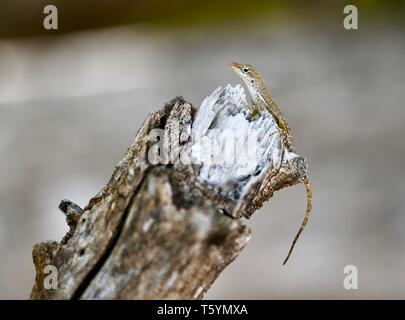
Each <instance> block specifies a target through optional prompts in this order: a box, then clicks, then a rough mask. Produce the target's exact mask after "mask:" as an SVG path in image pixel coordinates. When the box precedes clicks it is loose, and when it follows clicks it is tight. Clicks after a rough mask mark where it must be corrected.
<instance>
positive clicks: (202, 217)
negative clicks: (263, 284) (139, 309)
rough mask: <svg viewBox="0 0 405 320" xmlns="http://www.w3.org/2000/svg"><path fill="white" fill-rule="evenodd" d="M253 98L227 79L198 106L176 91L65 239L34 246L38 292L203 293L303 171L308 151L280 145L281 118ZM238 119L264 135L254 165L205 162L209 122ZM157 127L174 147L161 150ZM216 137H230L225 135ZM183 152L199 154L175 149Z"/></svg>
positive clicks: (115, 295)
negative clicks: (52, 276) (257, 109)
mask: <svg viewBox="0 0 405 320" xmlns="http://www.w3.org/2000/svg"><path fill="white" fill-rule="evenodd" d="M246 106H247V102H246V98H245V94H244V91H243V89H242V88H241V87H240V86H236V87H231V86H227V87H226V88H224V89H221V88H219V89H217V90H216V91H215V92H214V93H213V94H211V95H210V96H209V97H207V98H206V99H205V100H204V102H203V103H202V105H201V107H200V108H199V110H198V111H196V110H195V109H194V108H193V107H192V106H191V105H190V104H189V103H187V102H186V101H184V100H183V99H182V98H176V99H174V100H173V101H171V102H170V103H169V104H167V105H166V106H165V107H164V108H163V109H162V110H161V111H158V112H153V113H151V114H150V115H149V116H148V117H147V118H146V120H145V121H144V123H143V125H142V127H141V128H140V130H139V131H138V133H137V135H136V137H135V139H134V142H133V143H132V145H131V146H130V147H129V149H128V150H127V152H126V153H125V155H124V157H123V159H122V160H121V161H120V162H119V163H118V164H117V166H116V167H115V170H114V173H113V175H112V177H111V179H110V181H109V182H108V183H107V185H106V186H105V187H104V188H103V189H102V190H101V191H100V192H99V193H98V194H97V195H96V196H95V197H93V198H92V199H91V200H90V201H89V204H88V205H87V206H86V207H85V208H84V211H83V214H82V215H81V217H80V219H79V222H78V224H77V226H76V227H75V228H73V229H71V230H70V231H69V233H68V234H67V235H66V236H65V238H64V239H63V241H61V242H60V243H57V242H43V243H40V244H37V245H35V246H34V249H33V260H34V265H35V269H36V277H35V283H34V286H33V288H32V292H31V299H200V298H202V297H203V296H204V293H205V292H206V291H207V290H208V289H209V288H210V286H211V285H212V283H213V282H214V281H215V279H216V278H217V277H218V276H219V274H220V273H221V272H222V271H223V270H224V269H225V268H226V266H227V265H229V264H230V263H231V262H232V261H233V260H234V259H235V258H236V257H237V256H238V254H239V253H240V251H241V250H242V249H243V247H244V246H245V245H246V244H247V242H248V241H249V238H250V230H249V229H248V228H247V227H246V226H244V224H243V219H242V218H243V217H245V218H249V217H250V216H251V215H252V214H253V213H254V212H255V211H256V210H257V209H258V208H260V206H261V205H262V204H263V202H264V201H266V200H268V199H269V198H270V197H271V196H272V195H273V192H274V191H276V190H279V189H281V188H283V187H286V186H289V185H293V184H296V183H299V182H301V181H302V180H303V179H304V178H306V170H307V166H306V161H305V159H304V158H303V157H301V156H299V155H297V154H295V153H293V152H292V151H290V150H286V149H285V148H284V147H283V144H282V139H281V138H280V136H279V134H278V130H277V127H276V124H275V121H274V119H273V118H272V117H271V116H270V115H269V114H263V115H259V116H257V117H256V118H254V119H251V118H249V114H248V113H247V111H246V110H248V108H246ZM233 126H234V127H236V128H241V129H240V130H239V131H241V132H242V133H243V131H244V130H245V129H243V128H247V129H246V130H245V131H246V132H245V133H248V132H252V130H253V131H254V132H256V133H257V132H259V133H260V134H259V136H258V137H257V141H258V143H259V147H260V148H261V149H260V150H261V151H260V152H259V156H258V157H257V159H256V160H255V161H256V163H255V165H254V166H253V167H252V168H250V169H249V168H248V169H246V170H245V171H243V170H242V171H241V170H240V168H239V167H238V163H236V164H235V163H233V164H231V165H229V164H226V165H215V164H207V163H206V162H204V161H205V160H201V159H202V158H201V153H199V152H198V150H200V151H201V150H202V149H203V148H202V147H203V146H204V141H205V139H206V138H209V135H210V134H211V133H210V129H215V128H216V129H223V128H224V127H231V128H232V127H233ZM242 127H243V128H242ZM157 128H158V129H164V134H163V139H162V137H161V138H160V143H163V144H161V145H160V146H161V147H162V146H164V147H165V148H167V149H168V151H169V152H168V153H165V152H162V150H166V149H164V148H163V147H162V148H160V149H154V148H155V147H156V145H157V144H156V140H154V138H153V134H152V132H153V131H152V130H153V129H157ZM211 131H212V130H211ZM214 136H216V138H217V139H219V141H220V142H221V143H222V144H223V145H228V143H226V142H227V140H226V139H227V136H226V135H221V134H217V133H215V134H214ZM224 139H225V140H224ZM242 140H243V139H242ZM238 141H239V140H238ZM159 150H160V151H159ZM196 150H197V151H196ZM158 151H159V152H158ZM237 151H240V150H237ZM179 153H180V154H186V155H192V156H190V158H192V159H194V160H197V161H193V162H192V164H191V163H190V164H189V163H183V162H182V161H179V158H178V157H173V158H171V156H170V155H171V154H175V155H177V154H179ZM167 154H169V156H168V157H167V156H166V155H167ZM154 156H157V157H160V160H161V161H160V162H158V163H154V162H153V161H152V162H151V158H153V157H154ZM162 160H163V161H162ZM180 160H181V159H180ZM236 162H237V161H236ZM239 165H240V164H239ZM46 265H53V266H55V267H56V268H57V270H58V289H49V290H47V289H45V288H44V285H43V283H44V279H45V277H46V276H47V275H46V274H44V267H45V266H46Z"/></svg>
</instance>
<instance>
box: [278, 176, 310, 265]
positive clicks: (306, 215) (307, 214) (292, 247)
mask: <svg viewBox="0 0 405 320" xmlns="http://www.w3.org/2000/svg"><path fill="white" fill-rule="evenodd" d="M304 185H305V189H306V191H307V211H306V213H305V216H304V221H302V224H301V227H300V229H299V230H298V232H297V234H296V236H295V238H294V241H293V243H292V245H291V247H290V250H289V251H288V254H287V257H286V258H285V260H284V262H283V265H285V264H286V263H287V261H288V259H289V258H290V256H291V253H292V251H293V250H294V247H295V244H296V243H297V241H298V238H299V237H300V235H301V233H302V231H303V230H304V228H305V226H306V224H307V223H308V220H309V217H310V216H311V211H312V187H311V184H310V183H309V181H308V180H307V179H306V180H304Z"/></svg>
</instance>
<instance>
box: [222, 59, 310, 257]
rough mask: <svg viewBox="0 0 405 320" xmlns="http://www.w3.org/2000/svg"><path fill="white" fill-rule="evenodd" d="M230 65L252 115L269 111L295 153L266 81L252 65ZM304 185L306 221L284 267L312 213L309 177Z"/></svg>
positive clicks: (282, 117)
mask: <svg viewBox="0 0 405 320" xmlns="http://www.w3.org/2000/svg"><path fill="white" fill-rule="evenodd" d="M229 64H230V65H231V67H232V69H233V70H234V71H235V72H236V74H237V75H238V76H240V77H241V78H242V80H243V81H244V82H245V84H246V86H247V88H248V89H249V92H250V95H251V97H252V101H253V111H252V115H253V116H254V115H255V114H256V113H258V112H259V111H260V110H267V111H268V112H270V113H271V115H272V116H273V117H274V118H275V119H276V121H277V125H278V127H279V128H280V131H281V134H282V137H283V143H284V145H285V147H286V148H287V149H288V150H290V151H294V147H293V139H292V135H291V130H290V128H289V126H288V124H287V121H286V120H285V118H284V115H283V113H282V112H281V110H280V108H279V107H278V105H277V104H276V103H275V102H274V100H273V98H272V97H271V96H270V93H269V91H268V89H267V87H266V84H265V83H264V80H263V79H262V77H261V76H260V74H259V73H258V72H257V71H256V70H255V68H254V67H253V66H252V65H250V64H240V63H236V62H234V61H231V62H230V63H229ZM303 183H304V185H305V189H306V192H307V210H306V213H305V217H304V221H303V222H302V224H301V227H300V229H299V230H298V232H297V234H296V236H295V237H294V240H293V243H292V245H291V247H290V250H289V251H288V254H287V257H286V258H285V260H284V262H283V265H285V264H286V263H287V261H288V259H289V258H290V255H291V253H292V251H293V249H294V247H295V244H296V243H297V241H298V238H299V237H300V235H301V233H302V231H303V230H304V228H305V225H306V224H307V222H308V220H309V217H310V215H311V211H312V188H311V185H310V183H309V180H308V178H307V177H305V178H304V179H303Z"/></svg>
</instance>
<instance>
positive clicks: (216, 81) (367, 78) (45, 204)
mask: <svg viewBox="0 0 405 320" xmlns="http://www.w3.org/2000/svg"><path fill="white" fill-rule="evenodd" d="M47 4H50V2H49V1H39V0H31V1H23V0H3V1H2V2H1V4H0V177H1V179H0V298H2V299H10V298H17V299H26V298H27V297H28V295H29V292H30V290H31V286H32V284H33V281H34V276H35V272H34V266H33V264H32V261H31V249H32V246H33V245H34V244H35V243H37V242H40V241H43V240H48V239H52V240H60V239H61V238H62V237H63V235H64V234H65V232H66V231H67V227H66V224H65V221H64V216H63V215H62V213H61V212H59V211H58V209H57V205H58V203H59V201H60V200H61V199H62V198H68V199H71V200H73V201H75V202H77V203H78V204H79V205H82V206H84V205H86V204H87V201H88V200H89V199H90V198H91V197H92V196H93V195H95V194H96V193H97V192H98V191H99V190H100V189H101V188H102V187H103V186H104V185H105V183H106V182H107V180H108V179H109V177H110V175H111V173H112V171H113V168H114V165H115V164H116V163H117V162H118V161H119V160H120V159H121V157H122V155H123V154H124V152H125V150H126V149H127V147H128V146H129V145H130V143H131V142H132V139H133V137H134V135H135V133H136V131H137V130H138V128H139V126H140V124H141V122H142V121H143V119H144V118H145V116H146V115H147V114H148V113H149V112H151V111H155V110H158V109H160V108H161V107H162V106H163V105H164V103H165V102H167V101H169V100H171V99H172V98H174V97H175V96H177V95H182V96H183V97H184V98H185V99H186V100H188V101H189V102H191V103H192V104H193V105H195V106H198V105H199V104H200V103H201V101H202V100H203V98H204V97H205V96H207V95H209V94H210V93H211V92H212V91H213V90H214V89H215V88H217V87H218V86H224V85H226V84H227V83H231V84H237V83H240V80H239V79H238V78H237V76H236V75H235V74H233V72H232V71H231V70H230V69H229V67H228V65H227V63H228V61H229V60H230V59H234V60H236V61H238V62H239V61H240V62H242V63H251V64H253V65H254V66H255V67H256V68H257V69H258V70H259V71H260V72H261V73H262V75H263V77H264V79H265V80H266V82H267V85H268V86H269V88H270V91H271V93H272V95H273V96H274V98H275V100H276V101H277V102H278V104H279V105H280V106H281V108H282V110H283V111H284V113H285V115H286V118H287V120H288V122H289V123H290V125H291V127H292V128H293V132H294V137H295V145H296V149H297V151H298V152H299V153H301V154H302V155H304V156H306V157H307V159H308V162H309V168H310V177H311V180H312V184H313V188H314V211H313V216H312V219H311V220H310V223H309V225H308V226H307V229H306V230H305V232H304V234H303V236H302V237H301V239H300V241H299V243H298V246H297V248H296V250H295V252H294V254H293V256H292V258H291V259H290V261H289V263H288V264H287V265H286V266H285V267H283V266H282V265H281V263H282V261H283V258H284V257H285V255H286V253H287V251H288V248H289V245H290V243H291V240H292V238H293V236H294V234H295V232H296V230H297V228H298V226H299V224H300V223H301V221H302V218H303V214H304V211H305V189H304V187H303V185H298V186H295V187H292V188H288V189H284V190H282V191H280V192H277V193H276V194H275V196H274V197H273V198H272V199H271V201H269V202H267V203H266V205H265V206H264V207H263V208H261V209H260V210H259V211H258V212H256V213H255V214H254V215H253V217H252V219H251V220H250V221H247V222H246V223H247V224H248V225H249V226H250V227H251V228H252V230H253V237H252V239H251V241H250V243H249V244H248V246H247V247H246V248H245V250H244V251H243V252H242V254H241V255H240V256H239V258H238V259H236V261H235V262H234V263H233V264H231V265H230V266H229V267H228V268H227V269H226V270H225V272H224V273H223V274H222V275H221V276H220V278H219V279H218V280H217V281H216V282H215V284H214V285H213V287H212V288H211V290H210V291H209V292H208V294H207V295H206V298H211V299H217V298H222V299H245V298H250V299H255V298H257V299H276V298H291V299H298V298H304V299H310V298H321V299H323V298H343V299H359V298H402V299H404V298H405V251H404V242H405V194H404V190H405V170H404V169H403V164H404V159H405V143H404V142H403V141H402V138H403V137H405V125H404V121H405V108H404V107H405V106H404V101H405V90H404V89H405V88H404V85H405V62H404V57H405V37H404V30H405V28H404V27H405V26H404V25H405V23H404V22H405V19H404V18H405V6H404V2H400V1H391V2H383V1H350V2H349V3H348V2H347V1H344V2H343V1H328V2H326V1H275V2H273V1H257V0H249V1H241V0H234V1H213V0H205V1H200V2H197V1H184V0H174V1H167V0H152V1H151V0H138V1H135V0H134V1H129V0H115V1H113V0H97V1H96V0H85V1H67V0H64V1H62V0H59V1H51V4H54V5H56V7H57V8H58V26H59V29H58V30H45V29H44V28H43V19H44V17H45V16H46V15H45V14H44V13H43V9H44V7H45V5H47ZM346 4H355V5H356V6H357V8H358V12H359V25H358V27H359V29H358V30H345V29H344V27H343V19H344V16H345V15H344V14H343V8H344V6H345V5H346ZM346 265H355V266H356V267H357V268H358V272H359V274H358V275H359V289H358V290H346V289H345V288H344V287H343V279H344V276H345V275H344V274H343V268H344V267H345V266H346Z"/></svg>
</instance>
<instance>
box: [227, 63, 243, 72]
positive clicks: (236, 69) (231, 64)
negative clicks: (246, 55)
mask: <svg viewBox="0 0 405 320" xmlns="http://www.w3.org/2000/svg"><path fill="white" fill-rule="evenodd" d="M229 65H230V66H231V68H232V69H233V70H234V71H238V70H239V69H240V66H241V65H240V64H239V63H236V62H235V61H232V60H231V61H229Z"/></svg>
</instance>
